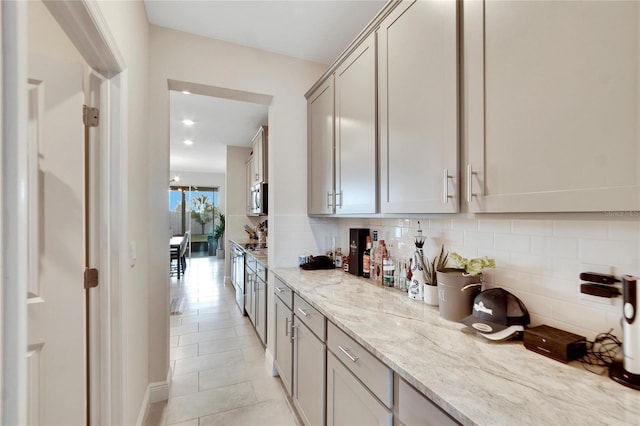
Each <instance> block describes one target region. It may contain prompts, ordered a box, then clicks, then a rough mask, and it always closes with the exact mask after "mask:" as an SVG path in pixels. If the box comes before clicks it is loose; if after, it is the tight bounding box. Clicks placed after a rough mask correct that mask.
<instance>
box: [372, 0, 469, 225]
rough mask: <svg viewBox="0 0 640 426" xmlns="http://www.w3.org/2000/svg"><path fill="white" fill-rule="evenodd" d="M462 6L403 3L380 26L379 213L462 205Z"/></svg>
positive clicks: (435, 210) (445, 209)
mask: <svg viewBox="0 0 640 426" xmlns="http://www.w3.org/2000/svg"><path fill="white" fill-rule="evenodd" d="M457 7H458V2H455V1H430V0H426V1H403V2H402V3H401V4H400V5H398V6H397V7H396V8H395V9H394V10H393V11H392V12H391V13H390V14H389V16H387V17H386V18H385V19H384V20H383V21H382V23H381V25H380V28H379V29H378V55H379V59H378V96H379V98H378V105H379V106H378V111H379V112H378V117H379V123H378V124H379V135H380V137H379V140H380V165H379V170H380V210H381V212H382V213H454V212H457V211H458V209H459V204H460V203H459V199H458V198H459V197H458V195H457V194H458V182H459V173H458V146H459V143H458V139H459V137H458V127H459V123H458V24H457V23H458V18H457Z"/></svg>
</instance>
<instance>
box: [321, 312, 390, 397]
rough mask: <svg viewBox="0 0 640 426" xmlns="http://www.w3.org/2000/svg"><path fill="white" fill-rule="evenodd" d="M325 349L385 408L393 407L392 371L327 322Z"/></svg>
mask: <svg viewBox="0 0 640 426" xmlns="http://www.w3.org/2000/svg"><path fill="white" fill-rule="evenodd" d="M327 347H328V348H329V349H330V350H331V352H333V353H334V354H335V356H336V357H337V358H338V359H339V360H340V361H342V362H343V363H344V365H345V366H346V367H347V368H348V369H349V370H351V371H352V372H353V374H355V375H356V377H357V378H358V379H360V381H362V383H364V384H365V385H366V386H367V387H368V388H369V389H370V390H371V392H373V393H374V394H375V395H376V396H377V397H378V398H379V399H380V401H382V403H383V404H385V405H386V406H387V407H389V408H391V407H392V406H393V371H392V370H391V369H390V368H389V367H387V366H386V365H384V364H383V363H382V361H380V360H379V359H378V358H376V357H375V356H373V355H371V354H370V353H369V352H368V351H367V350H366V349H365V348H363V347H362V346H360V344H359V343H356V341H355V340H353V339H352V338H351V337H349V336H347V335H346V334H345V333H344V332H343V331H342V330H340V329H339V328H338V327H336V326H335V325H334V324H332V323H331V322H329V326H328V330H327Z"/></svg>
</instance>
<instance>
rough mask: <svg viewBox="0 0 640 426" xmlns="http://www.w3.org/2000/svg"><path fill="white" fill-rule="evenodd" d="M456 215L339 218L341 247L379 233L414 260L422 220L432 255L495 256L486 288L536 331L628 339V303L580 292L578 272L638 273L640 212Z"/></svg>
mask: <svg viewBox="0 0 640 426" xmlns="http://www.w3.org/2000/svg"><path fill="white" fill-rule="evenodd" d="M496 216H497V215H492V216H476V217H473V216H470V217H466V216H463V215H451V217H444V218H442V217H441V218H422V219H417V218H412V219H334V220H335V221H336V224H337V226H338V242H339V244H338V245H342V247H343V248H344V247H347V238H348V237H347V235H348V232H349V228H357V227H366V228H370V229H371V230H372V231H373V230H378V234H379V239H384V240H386V242H387V243H388V244H391V246H392V248H391V251H392V253H391V254H392V255H393V256H400V257H401V258H406V259H409V257H410V256H411V254H412V253H413V251H414V249H415V246H414V245H413V243H412V241H413V236H414V235H415V234H416V229H417V226H418V224H417V221H418V220H420V224H421V228H422V229H423V231H424V232H423V233H424V235H426V236H427V237H429V238H428V242H427V244H425V247H426V253H425V254H427V255H428V256H430V257H433V256H434V255H435V254H436V250H439V248H440V244H444V245H445V247H446V249H448V250H449V251H452V252H454V251H455V252H458V253H459V254H461V255H462V256H464V257H478V256H489V257H491V258H494V259H495V260H496V265H497V267H496V268H495V269H488V270H486V271H485V274H484V275H485V277H486V282H487V285H488V286H490V287H504V288H506V289H507V290H509V291H511V292H513V293H514V294H515V295H516V296H518V297H519V298H520V299H522V301H523V302H524V304H525V305H526V306H527V308H528V309H529V312H530V314H531V321H532V325H534V326H535V325H540V324H548V325H551V326H554V327H558V328H561V329H564V330H568V331H572V332H574V333H578V334H581V335H583V336H586V337H587V338H589V339H593V338H594V337H595V335H596V334H598V333H601V332H606V331H609V329H613V330H614V331H613V333H614V334H616V335H617V336H618V337H620V338H621V337H622V331H621V328H620V317H621V315H622V298H621V297H618V298H615V299H604V298H599V297H594V296H588V295H584V294H581V293H580V284H581V283H582V281H581V280H580V279H579V278H578V276H579V274H580V272H586V271H594V272H600V273H608V274H615V275H622V274H632V275H640V212H626V213H621V215H620V216H617V217H612V216H610V215H607V214H605V213H602V214H584V215H578V214H554V215H534V214H530V215H526V214H525V215H500V216H498V217H496Z"/></svg>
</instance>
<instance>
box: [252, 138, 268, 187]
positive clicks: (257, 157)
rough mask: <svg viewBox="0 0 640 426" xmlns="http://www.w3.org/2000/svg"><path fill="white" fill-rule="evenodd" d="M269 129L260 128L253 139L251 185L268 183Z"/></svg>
mask: <svg viewBox="0 0 640 426" xmlns="http://www.w3.org/2000/svg"><path fill="white" fill-rule="evenodd" d="M268 140H269V139H268V127H267V126H260V129H258V132H257V133H256V134H255V136H254V137H253V138H252V139H251V146H252V148H253V150H252V152H253V159H254V161H253V170H252V175H251V185H255V184H258V183H263V182H268V180H269V179H268V163H269V161H268V152H269V145H268Z"/></svg>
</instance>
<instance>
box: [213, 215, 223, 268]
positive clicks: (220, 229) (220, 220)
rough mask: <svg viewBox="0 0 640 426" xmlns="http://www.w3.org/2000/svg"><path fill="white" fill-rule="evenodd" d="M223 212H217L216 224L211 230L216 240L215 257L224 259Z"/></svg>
mask: <svg viewBox="0 0 640 426" xmlns="http://www.w3.org/2000/svg"><path fill="white" fill-rule="evenodd" d="M224 228H225V223H224V213H219V214H218V225H217V226H216V229H215V230H214V231H213V238H214V240H216V241H217V242H218V249H217V250H216V257H217V258H218V259H224Z"/></svg>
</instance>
